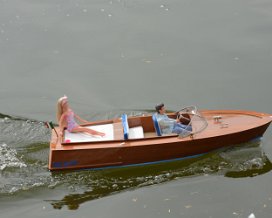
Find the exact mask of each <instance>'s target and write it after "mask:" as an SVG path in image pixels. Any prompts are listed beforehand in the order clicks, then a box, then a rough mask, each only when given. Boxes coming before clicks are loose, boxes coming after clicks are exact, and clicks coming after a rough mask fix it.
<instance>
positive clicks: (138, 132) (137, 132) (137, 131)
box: [128, 126, 144, 139]
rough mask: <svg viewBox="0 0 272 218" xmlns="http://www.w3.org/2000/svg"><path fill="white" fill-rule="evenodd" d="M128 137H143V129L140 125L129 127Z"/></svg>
mask: <svg viewBox="0 0 272 218" xmlns="http://www.w3.org/2000/svg"><path fill="white" fill-rule="evenodd" d="M128 138H129V139H141V138H144V129H143V127H142V126H136V127H133V128H129V135H128Z"/></svg>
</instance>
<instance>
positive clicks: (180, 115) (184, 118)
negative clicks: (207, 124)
mask: <svg viewBox="0 0 272 218" xmlns="http://www.w3.org/2000/svg"><path fill="white" fill-rule="evenodd" d="M177 119H178V120H179V121H180V122H181V123H182V124H185V125H188V124H189V123H190V122H191V117H190V115H189V114H187V113H184V111H178V112H177Z"/></svg>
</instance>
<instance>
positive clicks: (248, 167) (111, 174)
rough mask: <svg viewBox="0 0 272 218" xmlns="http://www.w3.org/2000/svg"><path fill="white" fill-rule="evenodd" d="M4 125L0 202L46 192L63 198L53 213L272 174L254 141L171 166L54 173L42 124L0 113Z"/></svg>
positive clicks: (0, 146)
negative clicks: (210, 178) (158, 190)
mask: <svg viewBox="0 0 272 218" xmlns="http://www.w3.org/2000/svg"><path fill="white" fill-rule="evenodd" d="M135 113H139V114H140V115H141V113H140V112H135ZM135 113H133V112H131V113H130V112H127V114H134V115H135ZM143 113H144V112H143ZM97 116H98V119H99V115H97ZM101 116H102V115H101ZM103 116H105V115H103ZM114 116H118V115H117V114H114V113H112V112H111V113H109V114H108V117H114ZM103 118H104V117H103ZM0 124H1V125H0V178H1V179H0V200H1V198H2V197H5V196H7V195H8V196H10V197H14V198H16V196H17V197H18V196H20V194H21V193H25V192H28V194H29V196H31V193H32V192H33V193H34V190H36V189H43V190H44V189H45V190H48V192H56V191H59V192H61V193H63V194H62V196H63V197H62V198H61V199H52V198H51V199H45V200H46V201H47V202H48V203H50V204H51V205H52V206H53V208H56V209H61V208H63V207H65V206H66V207H67V208H68V209H71V210H75V209H77V208H79V206H80V205H81V204H82V203H84V202H87V201H91V200H94V199H98V198H101V197H105V196H109V195H112V194H116V193H120V192H123V191H127V190H131V189H137V188H141V187H146V186H150V185H154V184H160V183H164V182H168V181H172V180H174V179H182V178H185V177H192V176H203V175H223V176H226V177H231V178H240V177H252V176H257V175H260V174H264V173H266V172H269V171H270V170H271V169H272V164H271V162H270V160H269V159H268V158H267V156H266V155H265V153H264V152H263V150H262V146H261V145H262V142H261V141H255V142H251V143H247V144H244V145H241V146H238V147H235V148H231V149H227V150H222V151H217V152H214V153H210V154H207V155H204V156H202V157H197V158H193V159H186V160H181V161H175V162H169V163H160V164H155V165H148V166H137V167H136V166H134V167H128V168H119V169H118V168H117V169H107V170H100V171H91V170H85V171H69V172H50V171H48V168H47V166H48V152H49V139H50V131H49V129H47V128H45V127H44V124H43V122H40V121H31V120H29V119H24V118H16V117H12V116H7V115H3V114H0ZM33 195H34V194H33ZM53 198H54V197H53ZM2 200H5V199H4V198H3V199H2Z"/></svg>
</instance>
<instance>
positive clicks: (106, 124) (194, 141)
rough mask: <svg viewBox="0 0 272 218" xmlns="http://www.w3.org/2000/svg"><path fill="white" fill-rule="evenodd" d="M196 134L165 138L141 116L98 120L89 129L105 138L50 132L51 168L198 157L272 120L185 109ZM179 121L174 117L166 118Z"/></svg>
mask: <svg viewBox="0 0 272 218" xmlns="http://www.w3.org/2000/svg"><path fill="white" fill-rule="evenodd" d="M180 113H182V114H183V115H184V114H187V116H190V120H191V121H190V124H189V125H190V126H191V127H192V131H187V132H186V131H185V134H182V135H177V134H170V135H161V132H160V129H159V125H158V123H157V121H156V119H155V116H154V115H153V116H152V115H151V114H149V115H142V116H132V117H127V116H126V115H122V118H116V119H112V120H105V121H97V122H93V123H90V124H88V125H86V126H88V127H90V128H92V129H96V130H98V131H103V132H105V133H106V136H105V137H103V138H98V137H94V136H91V135H87V134H83V133H69V132H67V131H66V130H65V131H64V134H63V137H58V135H60V134H59V131H60V130H59V128H56V129H54V131H52V136H51V142H50V155H49V169H50V170H68V169H83V168H107V167H121V166H130V165H142V164H150V163H157V162H162V161H173V160H178V159H182V158H189V157H195V156H198V155H202V154H205V153H208V152H210V151H213V150H216V149H219V148H223V147H228V146H234V145H237V144H241V143H245V142H248V141H251V140H254V139H256V138H259V137H262V135H263V134H264V132H265V131H266V129H267V128H268V126H269V124H270V123H271V121H272V115H270V114H266V113H259V112H253V111H242V110H202V111H200V112H199V111H198V110H197V109H196V108H195V107H187V108H184V109H183V110H181V111H180ZM168 115H169V116H170V117H175V116H176V114H175V113H171V114H168Z"/></svg>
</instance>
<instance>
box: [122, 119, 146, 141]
mask: <svg viewBox="0 0 272 218" xmlns="http://www.w3.org/2000/svg"><path fill="white" fill-rule="evenodd" d="M122 124H123V129H124V139H125V140H128V139H139V138H144V129H143V127H142V126H136V127H132V128H129V125H128V117H127V115H126V114H123V115H122Z"/></svg>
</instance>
